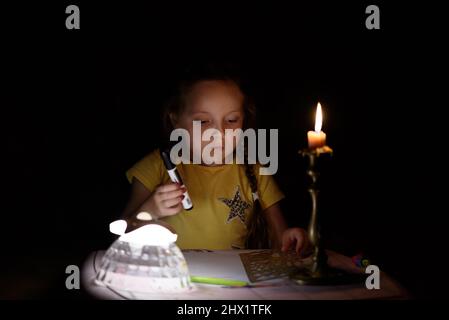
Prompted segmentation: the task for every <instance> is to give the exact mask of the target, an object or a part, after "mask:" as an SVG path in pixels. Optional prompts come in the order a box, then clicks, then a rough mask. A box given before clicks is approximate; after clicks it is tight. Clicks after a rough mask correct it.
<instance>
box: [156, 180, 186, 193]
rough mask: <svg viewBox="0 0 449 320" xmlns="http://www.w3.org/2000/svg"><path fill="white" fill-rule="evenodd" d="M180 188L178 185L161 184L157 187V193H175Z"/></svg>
mask: <svg viewBox="0 0 449 320" xmlns="http://www.w3.org/2000/svg"><path fill="white" fill-rule="evenodd" d="M180 187H181V186H180V185H179V184H178V183H174V182H172V183H167V184H163V185H160V186H159V187H157V192H158V193H165V192H170V191H175V190H177V189H179V188H180Z"/></svg>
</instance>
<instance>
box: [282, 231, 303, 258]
mask: <svg viewBox="0 0 449 320" xmlns="http://www.w3.org/2000/svg"><path fill="white" fill-rule="evenodd" d="M292 245H294V246H295V251H296V253H299V252H300V251H301V250H302V249H305V248H306V245H307V234H306V231H305V230H304V229H301V228H289V229H287V230H285V231H284V233H283V234H282V248H281V251H283V252H285V251H287V250H288V249H290V247H291V246H292Z"/></svg>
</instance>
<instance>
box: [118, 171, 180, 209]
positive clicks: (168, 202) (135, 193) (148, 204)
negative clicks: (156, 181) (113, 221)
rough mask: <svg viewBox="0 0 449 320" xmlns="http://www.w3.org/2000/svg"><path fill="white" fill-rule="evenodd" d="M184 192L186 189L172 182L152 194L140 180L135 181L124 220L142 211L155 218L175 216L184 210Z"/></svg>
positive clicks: (157, 188)
mask: <svg viewBox="0 0 449 320" xmlns="http://www.w3.org/2000/svg"><path fill="white" fill-rule="evenodd" d="M184 192H185V188H184V187H182V186H180V185H178V184H176V183H171V182H170V183H166V184H163V185H160V186H158V187H156V189H155V190H154V192H150V191H149V190H148V189H147V188H146V187H145V186H144V185H143V184H142V183H141V182H140V181H139V180H137V179H133V181H132V185H131V195H130V197H129V200H128V203H127V205H126V207H125V210H124V211H123V218H130V217H132V216H133V215H135V214H137V213H139V212H141V211H146V212H148V213H150V214H151V215H152V216H153V218H162V217H166V216H172V215H175V214H177V213H179V212H181V211H182V209H183V207H182V204H181V201H182V199H183V193H184Z"/></svg>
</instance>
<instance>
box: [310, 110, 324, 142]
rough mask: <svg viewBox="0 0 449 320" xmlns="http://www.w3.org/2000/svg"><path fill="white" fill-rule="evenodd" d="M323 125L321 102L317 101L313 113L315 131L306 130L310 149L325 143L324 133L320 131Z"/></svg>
mask: <svg viewBox="0 0 449 320" xmlns="http://www.w3.org/2000/svg"><path fill="white" fill-rule="evenodd" d="M322 125H323V112H322V111H321V104H320V103H319V102H318V105H317V107H316V115H315V131H309V132H307V140H308V142H309V148H310V149H316V148H321V147H324V146H325V145H326V134H325V133H324V132H323V131H321V126H322Z"/></svg>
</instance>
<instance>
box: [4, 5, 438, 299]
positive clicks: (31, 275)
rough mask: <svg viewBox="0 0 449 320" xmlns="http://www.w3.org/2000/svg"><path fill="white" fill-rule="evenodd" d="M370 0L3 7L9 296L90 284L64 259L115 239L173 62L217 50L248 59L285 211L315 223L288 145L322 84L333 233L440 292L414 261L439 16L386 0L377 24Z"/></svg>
mask: <svg viewBox="0 0 449 320" xmlns="http://www.w3.org/2000/svg"><path fill="white" fill-rule="evenodd" d="M368 4H371V3H345V4H330V3H319V4H314V5H311V4H307V5H305V4H293V3H278V2H258V1H257V2H249V3H247V4H246V5H242V4H240V3H237V2H229V1H226V2H195V3H188V2H183V4H180V3H168V4H166V5H164V6H162V5H150V4H148V5H146V6H143V5H141V4H139V5H137V4H130V3H126V4H125V3H124V2H123V3H121V4H110V3H103V4H102V5H98V6H95V7H94V6H93V5H91V4H87V3H86V4H85V3H82V4H79V5H80V9H81V30H70V31H69V30H66V29H65V25H64V22H65V17H66V15H65V13H64V11H65V6H66V5H65V4H58V5H46V6H45V7H44V6H42V5H39V6H38V5H33V6H30V5H28V4H27V5H25V4H24V5H17V6H16V7H14V8H12V7H11V8H7V9H5V11H4V12H5V18H4V19H3V20H2V23H4V24H5V26H4V27H3V28H2V33H3V34H4V35H5V36H4V37H3V39H4V40H3V45H2V51H3V53H4V54H5V55H4V58H3V62H4V63H3V64H4V68H2V69H3V71H2V76H3V77H5V79H4V80H5V81H4V82H3V88H4V90H5V91H4V93H3V94H2V104H1V105H2V107H1V110H2V115H3V116H2V123H3V125H2V128H3V130H2V131H4V132H3V133H2V140H3V139H4V143H2V150H3V152H2V154H3V155H4V156H3V157H2V158H3V159H2V160H3V161H2V162H4V164H3V165H2V168H3V172H4V174H3V175H2V176H3V179H2V184H3V188H2V195H3V197H2V198H4V200H3V201H2V208H3V209H2V220H3V223H2V224H1V225H2V227H3V232H2V235H1V238H2V244H3V246H4V248H3V252H4V258H2V260H3V263H2V269H4V270H2V275H1V277H2V282H3V283H4V285H2V288H1V295H2V296H3V297H10V298H36V297H55V298H60V297H64V298H79V297H84V295H83V293H82V292H76V293H75V292H73V291H68V290H66V289H65V287H64V279H65V274H64V271H65V266H67V265H69V264H77V265H81V264H82V262H83V260H84V259H85V257H86V256H87V254H88V253H89V252H90V251H92V250H95V249H100V248H101V249H104V248H106V247H107V246H108V245H109V244H110V243H111V242H112V241H113V239H114V238H113V237H112V236H111V235H109V234H108V225H107V224H108V223H109V222H110V221H112V220H114V219H115V218H117V217H118V216H119V214H120V211H121V209H122V208H123V206H124V204H125V202H126V199H127V196H128V184H127V181H126V180H125V175H124V173H125V171H126V169H127V168H129V167H130V166H131V165H132V164H133V163H134V162H136V161H137V160H139V159H140V158H141V157H142V156H143V155H145V154H146V153H147V152H149V151H151V150H152V148H154V147H156V146H157V145H158V143H159V141H160V137H161V134H160V127H161V126H160V117H159V111H160V108H161V105H162V103H163V101H164V99H166V98H167V95H168V93H169V89H170V88H171V86H172V85H173V79H174V78H175V77H176V76H177V75H178V72H179V71H180V70H182V68H183V67H184V66H185V65H186V64H189V63H191V62H192V61H209V60H214V61H231V62H233V63H236V64H237V65H240V66H241V68H242V70H243V72H244V73H245V74H246V75H247V77H248V78H249V79H250V82H251V84H252V89H253V92H254V96H255V99H256V102H257V107H258V112H259V118H258V125H259V127H260V128H277V129H279V147H280V148H279V161H280V166H279V171H278V174H277V175H276V179H277V180H278V182H279V184H280V186H281V188H282V189H283V190H284V192H285V193H286V195H287V199H286V201H285V202H284V203H283V207H284V211H285V214H286V216H287V218H288V220H289V223H290V224H291V225H300V226H303V227H304V226H306V223H307V219H308V212H309V203H308V201H309V199H308V195H307V191H306V182H305V166H304V162H303V161H302V159H301V158H300V157H299V155H298V154H297V151H298V150H299V149H300V148H303V147H304V146H305V145H306V132H307V131H308V130H311V129H312V128H313V123H314V119H313V115H314V110H315V106H316V103H317V101H320V102H321V103H322V104H323V108H324V117H325V118H324V127H323V130H324V131H325V132H326V133H327V136H328V144H329V145H330V146H331V147H333V149H334V151H335V154H334V157H333V159H332V161H331V162H330V163H328V164H327V166H326V168H325V172H324V173H323V179H324V183H323V192H322V209H323V220H324V221H323V231H324V235H325V236H326V242H327V245H328V247H330V248H333V249H335V250H339V251H341V252H343V253H346V254H348V255H353V254H356V253H358V252H360V251H363V252H365V253H366V254H367V255H368V256H369V257H371V259H372V261H373V262H374V263H376V264H378V265H379V266H380V268H381V269H382V270H384V271H386V272H388V273H390V274H391V275H393V276H394V277H395V278H397V279H398V280H399V281H401V282H402V283H403V284H404V285H405V286H406V287H407V288H408V289H410V290H411V291H412V293H413V294H415V295H416V296H417V297H439V296H440V294H442V291H443V286H442V285H440V284H439V281H436V282H435V281H428V280H427V279H425V278H423V277H422V276H421V272H422V270H423V269H424V270H427V272H430V273H432V270H433V269H434V268H437V266H438V265H439V264H440V263H441V261H442V260H443V259H444V257H443V256H442V255H443V254H444V251H443V250H442V249H443V246H442V244H443V243H444V240H443V239H445V236H444V230H445V228H444V224H443V221H444V220H443V217H444V214H445V211H447V210H445V209H444V207H441V204H442V203H443V201H442V199H443V191H444V185H443V186H442V187H439V186H438V184H440V183H441V182H444V181H445V180H444V179H443V177H444V172H443V170H444V168H443V166H440V165H441V164H443V163H444V145H441V144H440V141H442V140H441V138H443V136H444V132H443V131H444V126H443V125H442V123H443V121H442V114H443V111H442V110H443V109H444V107H445V105H447V104H446V103H445V102H444V91H443V89H444V88H445V82H444V80H438V76H439V75H440V76H441V75H444V70H445V69H444V68H445V67H446V66H445V65H444V64H443V63H442V61H443V57H444V56H445V52H444V49H443V39H444V38H443V33H442V32H440V31H441V29H438V27H439V26H440V25H441V24H442V20H440V18H439V16H438V12H439V9H438V8H437V7H435V6H434V5H427V6H426V7H423V6H414V5H412V4H407V3H402V4H400V5H398V6H397V7H392V6H391V5H386V4H383V3H378V5H379V7H380V10H381V30H371V31H370V30H367V29H366V28H365V18H366V14H365V8H366V6H367V5H368ZM437 80H438V81H437ZM434 266H435V267H434ZM438 268H441V267H438Z"/></svg>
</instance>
